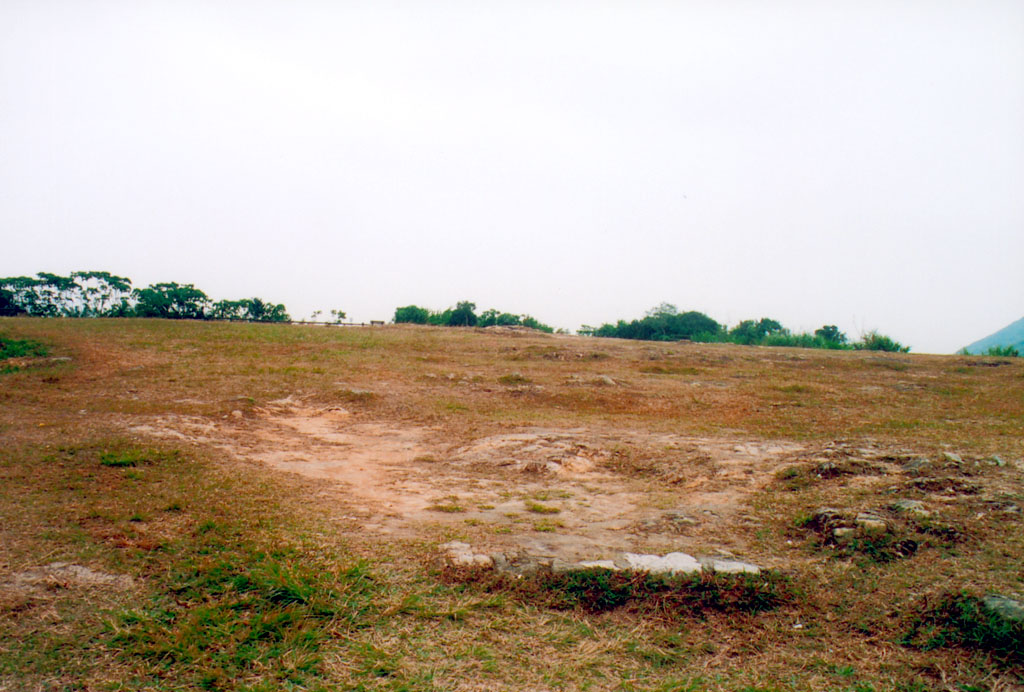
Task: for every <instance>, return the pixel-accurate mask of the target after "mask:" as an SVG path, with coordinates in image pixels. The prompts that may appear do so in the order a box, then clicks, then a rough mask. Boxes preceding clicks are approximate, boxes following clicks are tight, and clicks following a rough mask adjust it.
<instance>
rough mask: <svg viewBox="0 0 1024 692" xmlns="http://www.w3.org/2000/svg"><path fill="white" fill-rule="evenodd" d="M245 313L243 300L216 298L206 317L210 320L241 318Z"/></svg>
mask: <svg viewBox="0 0 1024 692" xmlns="http://www.w3.org/2000/svg"><path fill="white" fill-rule="evenodd" d="M244 313H245V301H243V300H218V301H217V302H216V303H214V304H213V306H212V307H211V308H210V310H209V312H208V313H207V317H209V318H210V319H211V320H242V319H245V317H243V315H244Z"/></svg>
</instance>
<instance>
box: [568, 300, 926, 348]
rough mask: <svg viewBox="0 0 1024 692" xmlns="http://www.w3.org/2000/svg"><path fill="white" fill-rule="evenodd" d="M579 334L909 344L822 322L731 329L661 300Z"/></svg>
mask: <svg viewBox="0 0 1024 692" xmlns="http://www.w3.org/2000/svg"><path fill="white" fill-rule="evenodd" d="M579 333H580V334H584V335H590V336H597V337H615V338H619V339H640V340H644V341H683V340H686V341H700V342H708V343H733V344H743V345H746V346H792V347H797V348H827V349H856V350H868V351H891V352H897V353H906V352H908V351H910V347H909V346H904V345H903V344H901V343H899V342H898V341H894V340H893V339H891V338H889V337H888V336H885V335H884V334H879V333H878V332H874V331H872V332H868V333H867V334H864V335H863V336H862V337H861V338H860V339H859V340H857V341H850V340H849V338H848V337H847V336H846V334H844V333H843V332H841V331H839V328H838V327H836V326H835V325H834V324H826V325H824V326H822V327H821V328H820V329H816V330H815V331H814V333H813V334H809V333H806V332H801V333H793V332H791V331H790V330H789V329H787V328H785V327H783V326H782V324H781V323H780V322H779V321H778V320H774V319H771V318H768V317H763V318H761V319H759V320H743V321H741V322H740V323H739V324H737V325H736V326H735V327H732V328H731V329H730V328H728V327H727V326H726V325H724V324H719V323H718V322H716V321H715V320H713V319H712V318H710V317H708V316H707V315H705V314H704V313H702V312H696V311H689V312H680V311H679V309H678V308H676V306H675V305H671V304H669V303H662V304H661V305H658V306H657V307H654V308H651V309H650V310H648V311H647V313H646V314H645V315H644V316H643V317H642V318H640V319H636V320H632V321H629V322H627V321H626V320H619V321H618V322H617V323H615V324H610V323H606V324H602V325H601V326H600V327H591V326H589V325H583V326H582V327H580V329H579Z"/></svg>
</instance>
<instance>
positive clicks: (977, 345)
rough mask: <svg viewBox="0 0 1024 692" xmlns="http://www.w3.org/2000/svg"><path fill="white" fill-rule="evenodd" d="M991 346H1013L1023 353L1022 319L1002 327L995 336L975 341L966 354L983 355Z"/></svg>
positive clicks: (1023, 324) (1023, 326)
mask: <svg viewBox="0 0 1024 692" xmlns="http://www.w3.org/2000/svg"><path fill="white" fill-rule="evenodd" d="M992 346H1013V347H1014V348H1016V349H1017V350H1018V351H1020V352H1021V353H1024V317H1022V318H1021V319H1019V320H1017V321H1016V322H1014V323H1013V324H1011V325H1008V326H1006V327H1003V328H1002V329H1000V330H999V331H998V332H996V333H995V334H990V335H988V336H986V337H985V338H984V339H979V340H978V341H975V342H974V343H973V344H971V345H970V346H967V352H968V353H984V352H985V351H987V350H988V349H989V348H990V347H992Z"/></svg>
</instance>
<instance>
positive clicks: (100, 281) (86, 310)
mask: <svg viewBox="0 0 1024 692" xmlns="http://www.w3.org/2000/svg"><path fill="white" fill-rule="evenodd" d="M71 278H72V279H73V280H74V281H75V284H76V286H77V289H78V301H77V302H78V306H79V310H78V315H77V316H79V317H123V316H125V315H127V314H129V313H130V312H131V305H130V304H129V299H130V298H131V293H132V280H131V279H129V278H128V277H126V276H115V275H114V274H111V273H110V272H100V271H79V272H72V274H71Z"/></svg>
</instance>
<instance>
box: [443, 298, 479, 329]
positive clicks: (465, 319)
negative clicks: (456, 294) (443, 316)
mask: <svg viewBox="0 0 1024 692" xmlns="http://www.w3.org/2000/svg"><path fill="white" fill-rule="evenodd" d="M475 311H476V303H471V302H469V301H468V300H463V301H460V302H459V303H456V305H455V309H454V310H452V311H451V313H450V314H449V316H448V322H447V324H448V326H449V327H473V326H475V325H476V321H477V317H476V312H475Z"/></svg>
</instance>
